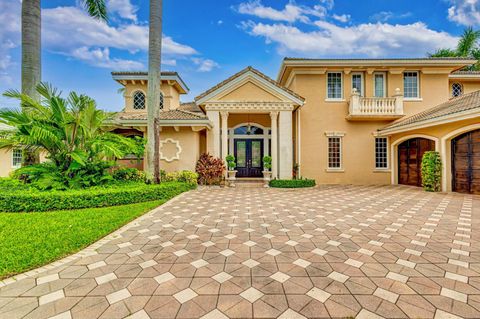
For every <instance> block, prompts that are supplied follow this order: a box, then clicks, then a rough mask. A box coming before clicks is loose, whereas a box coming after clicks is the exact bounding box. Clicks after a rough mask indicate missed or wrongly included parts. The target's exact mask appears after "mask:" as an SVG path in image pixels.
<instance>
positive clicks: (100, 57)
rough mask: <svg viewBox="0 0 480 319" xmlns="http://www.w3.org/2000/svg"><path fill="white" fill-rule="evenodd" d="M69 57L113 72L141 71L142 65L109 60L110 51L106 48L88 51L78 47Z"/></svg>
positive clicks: (115, 59)
mask: <svg viewBox="0 0 480 319" xmlns="http://www.w3.org/2000/svg"><path fill="white" fill-rule="evenodd" d="M70 56H72V57H73V58H76V59H78V60H80V61H83V62H86V63H87V64H90V65H93V66H96V67H101V68H108V69H115V70H142V69H144V65H143V64H142V63H140V62H138V61H132V60H124V59H118V58H113V59H112V58H110V50H109V49H108V48H103V49H101V48H95V49H89V48H87V47H80V48H77V49H74V50H73V51H72V52H71V53H70Z"/></svg>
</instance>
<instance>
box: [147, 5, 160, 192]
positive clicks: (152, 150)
mask: <svg viewBox="0 0 480 319" xmlns="http://www.w3.org/2000/svg"><path fill="white" fill-rule="evenodd" d="M161 53H162V0H150V25H149V42H148V91H147V111H148V135H147V173H148V175H150V176H153V180H154V182H155V183H159V182H160V161H159V158H158V157H159V156H158V152H159V149H158V148H159V145H160V143H159V140H160V134H159V133H160V130H159V129H158V126H157V121H158V120H157V118H158V117H159V113H160V107H159V104H160V65H161ZM156 139H158V141H156Z"/></svg>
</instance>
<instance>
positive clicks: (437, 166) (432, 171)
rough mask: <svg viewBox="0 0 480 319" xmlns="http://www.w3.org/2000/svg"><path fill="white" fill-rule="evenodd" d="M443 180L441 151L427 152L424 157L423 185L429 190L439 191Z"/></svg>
mask: <svg viewBox="0 0 480 319" xmlns="http://www.w3.org/2000/svg"><path fill="white" fill-rule="evenodd" d="M441 182H442V159H441V158H440V153H438V152H435V151H429V152H425V154H423V158H422V186H423V189H425V190H426V191H427V192H439V191H440V190H441Z"/></svg>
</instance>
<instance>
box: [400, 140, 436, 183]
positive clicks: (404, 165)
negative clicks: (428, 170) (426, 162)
mask: <svg viewBox="0 0 480 319" xmlns="http://www.w3.org/2000/svg"><path fill="white" fill-rule="evenodd" d="M434 150H435V143H434V142H433V141H432V140H428V139H426V138H412V139H410V140H407V141H405V142H403V143H402V144H400V145H399V146H398V183H399V184H404V185H412V186H422V173H421V172H422V157H423V154H424V153H425V152H427V151H434Z"/></svg>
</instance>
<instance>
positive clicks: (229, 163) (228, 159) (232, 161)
mask: <svg viewBox="0 0 480 319" xmlns="http://www.w3.org/2000/svg"><path fill="white" fill-rule="evenodd" d="M225 161H226V162H227V166H228V169H229V170H233V169H234V168H235V166H237V164H236V163H235V156H233V155H227V157H225Z"/></svg>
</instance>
